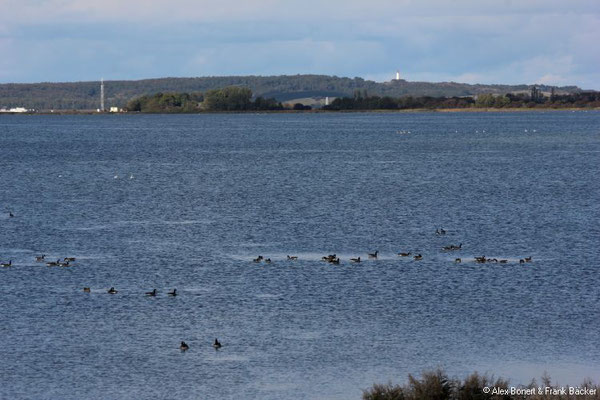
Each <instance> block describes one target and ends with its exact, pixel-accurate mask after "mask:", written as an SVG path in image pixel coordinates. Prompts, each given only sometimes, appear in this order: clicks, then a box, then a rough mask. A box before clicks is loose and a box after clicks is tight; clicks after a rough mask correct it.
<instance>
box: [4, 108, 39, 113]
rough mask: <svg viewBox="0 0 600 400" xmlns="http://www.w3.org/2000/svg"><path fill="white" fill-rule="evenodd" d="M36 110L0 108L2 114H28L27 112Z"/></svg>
mask: <svg viewBox="0 0 600 400" xmlns="http://www.w3.org/2000/svg"><path fill="white" fill-rule="evenodd" d="M33 111H35V110H29V109H27V108H25V107H13V108H8V109H7V108H0V112H3V113H26V112H33Z"/></svg>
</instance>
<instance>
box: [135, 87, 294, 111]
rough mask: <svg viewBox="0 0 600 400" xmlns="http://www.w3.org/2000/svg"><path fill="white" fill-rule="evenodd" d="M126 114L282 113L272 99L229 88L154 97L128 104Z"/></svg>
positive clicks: (147, 96) (145, 97)
mask: <svg viewBox="0 0 600 400" xmlns="http://www.w3.org/2000/svg"><path fill="white" fill-rule="evenodd" d="M125 109H126V110H127V111H133V112H136V111H137V112H143V113H197V112H202V111H269V110H283V109H284V107H283V105H282V104H281V103H280V102H278V101H277V100H275V99H273V98H268V99H265V98H263V97H262V96H258V97H256V98H255V99H254V100H253V99H252V91H251V90H250V89H248V88H245V87H237V86H229V87H226V88H223V89H215V90H209V91H207V92H206V93H204V94H202V93H156V94H154V95H146V96H141V97H137V98H135V99H133V100H130V101H129V102H128V103H127V106H126V107H125Z"/></svg>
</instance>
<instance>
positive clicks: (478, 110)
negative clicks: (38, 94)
mask: <svg viewBox="0 0 600 400" xmlns="http://www.w3.org/2000/svg"><path fill="white" fill-rule="evenodd" d="M556 111H600V107H592V108H590V107H581V108H577V107H569V108H475V107H473V108H436V109H428V108H414V109H404V110H321V109H316V110H260V111H258V110H253V111H250V110H248V111H202V112H193V113H181V112H176V113H168V112H165V113H160V112H159V113H145V112H139V111H128V112H103V113H100V112H97V111H92V110H82V111H77V110H61V111H38V112H23V113H19V112H14V113H11V112H3V113H0V115H115V116H117V115H203V114H356V113H372V114H407V113H513V112H556Z"/></svg>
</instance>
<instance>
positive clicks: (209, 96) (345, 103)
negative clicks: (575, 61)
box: [3, 86, 600, 114]
mask: <svg viewBox="0 0 600 400" xmlns="http://www.w3.org/2000/svg"><path fill="white" fill-rule="evenodd" d="M598 109H600V92H595V91H590V92H579V93H569V94H555V93H554V90H552V91H551V92H550V94H549V95H548V96H546V95H544V94H543V93H542V92H541V91H540V90H539V89H537V88H536V87H535V86H534V87H533V88H532V89H531V91H530V93H518V94H513V93H506V94H503V95H499V94H493V93H484V94H480V95H477V96H465V97H456V96H455V97H431V96H418V97H415V96H402V97H389V96H383V97H380V96H370V95H368V93H367V92H366V91H359V90H357V91H356V92H355V93H354V96H353V97H337V98H334V99H333V100H332V101H331V102H330V103H329V104H326V105H324V106H322V107H320V108H313V107H312V106H310V105H305V104H302V103H294V104H291V103H282V102H280V101H278V100H276V99H275V98H272V97H270V98H265V97H262V96H258V97H253V94H252V91H251V90H250V89H249V88H246V87H239V86H228V87H225V88H223V89H213V90H208V91H207V92H205V93H200V92H194V93H187V92H169V93H162V92H160V93H156V94H153V95H144V96H140V97H137V98H134V99H132V100H130V101H129V102H127V105H126V106H125V108H123V109H119V108H116V107H112V108H111V110H110V113H123V112H127V113H142V114H196V113H247V112H250V113H256V112H261V113H263V112H268V113H272V112H273V113H280V112H283V113H289V112H519V111H554V110H563V111H565V110H569V111H574V110H598ZM106 112H109V111H108V110H103V111H100V110H50V111H41V112H37V111H31V112H28V113H29V114H31V113H37V114H98V113H106ZM3 113H5V114H6V113H10V112H6V111H5V112H3Z"/></svg>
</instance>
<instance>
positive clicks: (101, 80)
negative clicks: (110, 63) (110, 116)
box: [100, 78, 104, 111]
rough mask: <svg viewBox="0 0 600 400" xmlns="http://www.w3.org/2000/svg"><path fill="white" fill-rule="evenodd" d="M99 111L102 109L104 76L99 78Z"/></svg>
mask: <svg viewBox="0 0 600 400" xmlns="http://www.w3.org/2000/svg"><path fill="white" fill-rule="evenodd" d="M100 111H104V78H102V79H100Z"/></svg>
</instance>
